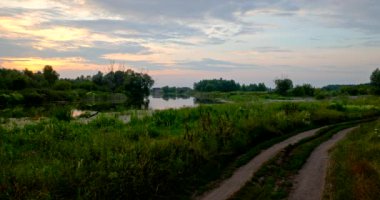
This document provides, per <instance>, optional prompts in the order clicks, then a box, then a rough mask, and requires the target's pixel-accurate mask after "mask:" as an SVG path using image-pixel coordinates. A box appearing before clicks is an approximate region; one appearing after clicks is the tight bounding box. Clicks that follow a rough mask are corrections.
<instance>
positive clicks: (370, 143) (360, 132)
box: [324, 121, 380, 200]
mask: <svg viewBox="0 0 380 200" xmlns="http://www.w3.org/2000/svg"><path fill="white" fill-rule="evenodd" d="M331 153H332V163H331V165H330V166H331V167H330V169H329V171H328V177H327V183H326V185H327V186H328V187H327V188H326V190H325V195H324V199H344V200H349V199H363V200H372V199H378V198H379V196H380V121H376V122H373V123H371V124H366V125H362V126H360V127H359V128H358V129H356V130H355V131H353V132H352V133H350V134H349V135H347V137H346V138H345V139H344V140H343V141H341V142H340V143H338V145H337V146H336V147H335V148H334V149H333V151H332V152H331Z"/></svg>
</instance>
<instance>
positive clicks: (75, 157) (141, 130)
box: [0, 102, 378, 199]
mask: <svg viewBox="0 0 380 200" xmlns="http://www.w3.org/2000/svg"><path fill="white" fill-rule="evenodd" d="M329 105H330V104H329V103H328V102H322V103H317V102H315V103H271V104H267V103H254V104H252V103H246V104H226V105H214V106H200V107H197V108H184V109H179V110H164V111H159V112H155V113H154V114H153V115H152V116H149V117H148V116H147V117H144V118H142V119H140V118H138V117H137V116H132V117H131V121H130V123H129V124H124V123H122V122H121V121H119V120H118V119H117V118H116V117H106V116H103V115H100V116H99V117H98V118H97V119H95V120H94V121H91V122H90V123H88V124H81V123H78V122H75V121H67V120H59V119H60V118H59V117H58V118H53V119H50V120H45V121H42V122H40V123H36V124H32V125H26V126H25V127H22V128H20V127H14V128H11V129H4V128H0V171H1V175H0V199H9V198H15V199H52V198H53V199H59V198H65V199H73V198H83V199H94V198H96V199H99V198H100V199H105V198H107V199H182V198H189V197H190V196H191V195H192V193H193V192H194V191H195V190H196V189H197V188H198V187H199V186H201V185H204V184H205V183H207V182H209V181H210V180H213V179H216V178H217V177H218V176H219V175H220V173H221V172H222V170H223V169H224V168H225V167H226V166H227V163H229V162H231V161H232V160H233V159H234V158H236V157H237V155H240V154H242V153H244V152H246V151H248V150H249V149H251V148H253V147H255V146H256V145H258V144H262V143H263V142H265V141H268V140H271V139H273V138H277V137H281V136H283V135H284V134H287V133H290V132H295V131H296V130H300V129H305V128H308V127H313V126H317V125H322V124H329V123H335V122H339V121H344V120H348V119H358V118H363V117H369V116H373V115H374V114H377V113H378V111H376V109H375V111H376V112H375V111H373V110H374V109H370V110H360V109H359V110H357V109H356V110H350V109H343V110H336V109H335V108H329Z"/></svg>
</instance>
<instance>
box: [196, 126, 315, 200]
mask: <svg viewBox="0 0 380 200" xmlns="http://www.w3.org/2000/svg"><path fill="white" fill-rule="evenodd" d="M319 129H320V128H318V129H313V130H310V131H306V132H302V133H299V134H297V135H295V136H293V137H290V138H288V139H286V140H284V141H282V142H280V143H277V144H275V145H273V146H272V147H270V148H268V149H266V150H264V151H262V152H261V153H260V154H259V155H257V156H256V157H254V158H253V159H252V160H251V161H249V162H248V163H247V164H246V165H244V166H242V167H240V168H239V169H237V170H236V171H235V172H234V173H233V175H232V176H231V177H230V178H228V179H226V180H224V181H223V182H221V184H220V185H219V186H218V187H217V188H215V189H213V190H211V191H208V192H206V193H204V194H203V195H201V196H199V197H196V199H200V200H225V199H228V198H230V197H231V196H232V195H233V194H234V193H235V192H237V191H239V190H240V189H241V188H242V187H243V186H244V185H245V183H246V182H248V181H249V180H251V178H252V176H253V174H254V173H255V172H256V171H257V170H259V168H260V167H261V166H262V165H263V164H264V163H265V162H267V161H268V160H269V159H271V158H272V157H273V156H275V155H276V154H277V153H278V152H279V151H281V150H282V149H284V148H285V147H286V146H288V145H290V144H295V143H297V142H298V141H300V140H302V139H303V138H307V137H310V136H313V135H314V134H315V133H316V132H317V131H318V130H319Z"/></svg>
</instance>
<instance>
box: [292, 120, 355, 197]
mask: <svg viewBox="0 0 380 200" xmlns="http://www.w3.org/2000/svg"><path fill="white" fill-rule="evenodd" d="M354 129H355V128H348V129H344V130H342V131H339V132H338V133H337V134H335V135H334V136H333V137H332V138H331V139H329V140H327V141H326V142H324V143H322V144H321V145H319V146H318V147H317V148H316V149H315V150H314V151H313V152H312V154H311V155H310V157H309V158H308V160H307V161H306V163H305V164H304V166H303V167H302V169H301V170H300V171H299V172H298V175H297V176H296V177H295V179H294V184H293V189H292V192H291V193H290V195H289V199H290V200H305V199H308V200H320V199H322V195H323V189H324V186H325V178H326V172H327V167H328V162H329V152H328V151H329V150H330V149H331V148H332V147H333V146H334V145H335V144H336V143H337V142H338V141H340V140H341V139H343V138H344V137H345V136H346V134H347V133H349V132H351V131H352V130H354Z"/></svg>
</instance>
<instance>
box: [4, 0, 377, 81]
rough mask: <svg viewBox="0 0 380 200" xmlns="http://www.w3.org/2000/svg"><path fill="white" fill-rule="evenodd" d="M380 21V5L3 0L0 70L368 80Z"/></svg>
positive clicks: (302, 0) (341, 0)
mask: <svg viewBox="0 0 380 200" xmlns="http://www.w3.org/2000/svg"><path fill="white" fill-rule="evenodd" d="M379 19H380V1H379V0H313V1H310V0H192V1H185V0H107V1H104V0H71V1H70V0H0V67H2V68H12V69H19V70H22V69H25V68H28V69H30V70H33V71H38V70H41V69H42V68H43V66H45V65H52V66H53V68H54V69H55V70H56V71H58V72H59V73H60V77H61V78H75V77H78V76H80V75H93V74H95V73H96V72H97V71H102V72H104V73H107V72H109V71H110V70H112V69H113V70H125V69H133V70H135V71H137V72H143V73H148V74H149V75H151V76H152V77H153V79H154V80H155V86H156V87H161V86H165V85H169V86H192V85H193V83H194V82H196V81H199V80H202V79H213V78H224V79H234V80H236V81H238V82H240V83H244V84H248V83H259V82H264V83H265V84H266V85H268V86H273V85H274V83H273V80H275V79H277V78H290V79H292V80H293V82H294V84H303V83H311V84H312V85H314V86H317V87H319V86H324V85H328V84H358V83H366V82H369V76H370V74H371V72H372V71H373V70H375V69H376V68H379V67H380V21H379Z"/></svg>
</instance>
